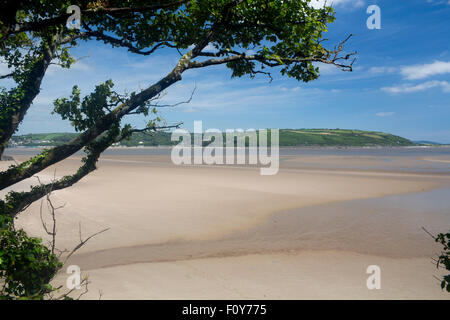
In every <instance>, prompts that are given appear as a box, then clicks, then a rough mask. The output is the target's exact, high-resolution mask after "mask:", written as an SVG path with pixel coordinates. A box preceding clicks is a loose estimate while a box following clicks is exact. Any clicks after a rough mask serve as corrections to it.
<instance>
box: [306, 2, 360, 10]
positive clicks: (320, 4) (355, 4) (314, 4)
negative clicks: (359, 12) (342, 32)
mask: <svg viewBox="0 0 450 320" xmlns="http://www.w3.org/2000/svg"><path fill="white" fill-rule="evenodd" d="M325 4H326V5H327V6H332V7H336V6H344V5H345V6H351V7H355V8H360V7H362V6H363V5H364V0H311V2H310V5H311V6H312V7H313V8H316V9H318V8H322V7H323V6H324V5H325Z"/></svg>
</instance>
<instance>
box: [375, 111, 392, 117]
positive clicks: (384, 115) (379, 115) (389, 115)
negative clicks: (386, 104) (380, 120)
mask: <svg viewBox="0 0 450 320" xmlns="http://www.w3.org/2000/svg"><path fill="white" fill-rule="evenodd" d="M394 114H395V112H378V113H377V114H376V116H377V117H392V116H393V115H394Z"/></svg>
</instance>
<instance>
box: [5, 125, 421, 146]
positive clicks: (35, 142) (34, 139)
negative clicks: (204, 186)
mask: <svg viewBox="0 0 450 320" xmlns="http://www.w3.org/2000/svg"><path fill="white" fill-rule="evenodd" d="M76 135H77V134H76V133H43V134H28V135H22V136H14V137H13V138H12V141H11V142H12V143H11V144H10V145H11V146H16V145H21V146H52V145H60V144H62V143H64V142H67V141H70V140H71V139H73V138H74V137H76ZM224 140H225V139H224ZM174 144H176V142H172V141H170V133H169V132H159V133H157V134H153V135H146V134H143V133H136V134H133V136H132V137H131V138H130V139H129V140H126V141H123V142H121V144H120V145H122V146H168V145H174ZM412 145H415V144H414V143H413V142H411V141H410V140H408V139H405V138H402V137H399V136H395V135H392V134H388V133H383V132H373V131H362V130H343V129H282V130H280V146H282V147H295V146H358V147H362V146H412Z"/></svg>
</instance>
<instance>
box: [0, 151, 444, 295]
mask: <svg viewBox="0 0 450 320" xmlns="http://www.w3.org/2000/svg"><path fill="white" fill-rule="evenodd" d="M22 157H23V158H25V157H24V156H22ZM15 158H16V160H17V161H20V160H23V159H22V158H21V156H15ZM387 159H388V160H387ZM449 160H450V156H446V155H440V156H430V155H427V154H424V155H422V156H420V155H419V156H416V155H415V156H414V157H413V158H412V157H404V156H402V157H395V156H389V155H387V156H385V157H380V156H378V155H377V156H351V157H350V156H341V155H329V156H320V157H317V156H312V155H309V156H308V155H306V156H300V155H289V156H282V158H281V169H280V172H279V174H277V175H275V176H261V175H259V169H257V168H251V167H245V166H240V167H237V166H235V167H226V166H221V167H219V166H214V167H206V166H183V167H176V166H174V165H172V164H171V163H170V159H168V157H167V156H166V155H120V154H117V155H115V154H107V155H104V156H103V157H102V160H101V161H100V163H99V170H97V171H96V172H94V173H92V174H91V175H89V176H88V177H86V178H85V179H83V180H82V181H81V182H79V183H78V184H76V185H75V186H73V187H72V188H70V189H66V190H61V191H57V192H55V193H54V194H53V199H54V202H55V204H56V205H60V204H65V206H64V208H63V209H61V210H60V211H58V237H57V241H58V242H57V245H58V247H59V248H61V249H63V248H71V247H73V246H74V245H76V244H77V242H78V241H79V240H78V238H79V235H78V226H79V223H81V226H82V234H83V236H84V237H87V236H88V235H90V234H92V233H95V232H97V231H99V230H102V229H104V228H110V230H109V231H107V232H105V233H103V234H101V235H99V236H98V237H96V238H94V239H92V240H91V241H90V242H89V243H88V244H87V245H86V246H84V247H83V248H82V249H81V250H80V251H79V252H78V253H77V254H76V255H74V256H73V257H72V258H71V259H70V260H69V264H77V265H79V266H80V267H81V269H82V271H84V272H85V273H86V274H88V275H89V278H90V280H91V282H92V283H91V285H90V291H89V293H88V295H86V296H85V297H86V298H94V299H95V298H97V297H98V290H101V291H102V298H105V299H113V298H121V299H123V298H124V299H136V298H137V299H140V298H149V299H168V298H173V299H183V298H187V299H201V298H212V299H216V298H217V299H228V298H230V299H231V298H233V299H252V298H254V299H259V298H270V299H278V298H282V299H299V298H301V299H316V298H323V299H335V298H340V299H362V298H368V299H372V298H373V299H379V298H383V299H403V298H405V299H412V298H416V299H422V298H423V299H448V298H449V296H448V294H445V293H443V292H442V291H441V290H440V288H439V286H438V284H437V280H435V279H434V278H433V276H434V275H439V273H438V271H437V270H436V268H435V266H433V265H432V263H431V260H430V258H431V256H433V255H434V254H435V253H437V252H438V250H439V247H438V246H436V245H435V243H434V242H433V240H432V239H431V238H430V237H429V236H428V235H427V234H426V233H425V232H424V231H423V230H422V229H421V227H426V228H427V229H428V230H430V231H431V232H434V233H437V232H442V231H446V230H448V226H450V202H449V200H448V199H449V197H448V196H449V195H450V189H449V187H450V174H449V170H448V168H449V167H448V161H449ZM402 163H403V165H402ZM78 164H79V157H78V156H75V157H73V158H71V159H68V160H67V161H65V162H63V163H61V164H59V165H58V166H57V167H56V175H57V176H61V175H64V174H68V173H70V172H72V171H74V170H76V167H77V165H78ZM1 165H2V166H5V165H7V162H4V163H1ZM446 166H447V167H446ZM446 168H447V170H446ZM53 173H54V168H50V169H49V170H46V171H45V172H43V173H42V174H41V177H42V178H43V179H50V178H51V176H52V175H53ZM34 180H36V179H34ZM30 181H33V179H31V180H30ZM30 181H25V182H24V183H22V186H16V187H22V188H24V189H25V188H26V186H27V184H29V183H30ZM34 183H35V182H34ZM17 224H18V225H20V226H23V228H24V229H25V230H26V231H27V232H29V233H30V234H32V235H36V236H43V232H42V231H43V230H42V227H41V225H40V221H39V203H35V204H33V205H32V206H31V207H30V208H28V209H27V211H26V212H24V213H22V214H21V215H20V217H19V219H18V220H17ZM369 265H379V266H380V267H381V270H382V289H381V290H368V289H367V287H366V279H367V277H368V275H367V274H366V268H367V267H368V266H369ZM65 277H66V275H65V274H60V275H59V276H58V277H57V279H56V282H63V281H64V279H65Z"/></svg>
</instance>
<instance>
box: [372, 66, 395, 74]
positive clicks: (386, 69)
mask: <svg viewBox="0 0 450 320" xmlns="http://www.w3.org/2000/svg"><path fill="white" fill-rule="evenodd" d="M369 72H370V73H371V74H385V73H394V72H397V68H395V67H372V68H370V69H369Z"/></svg>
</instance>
